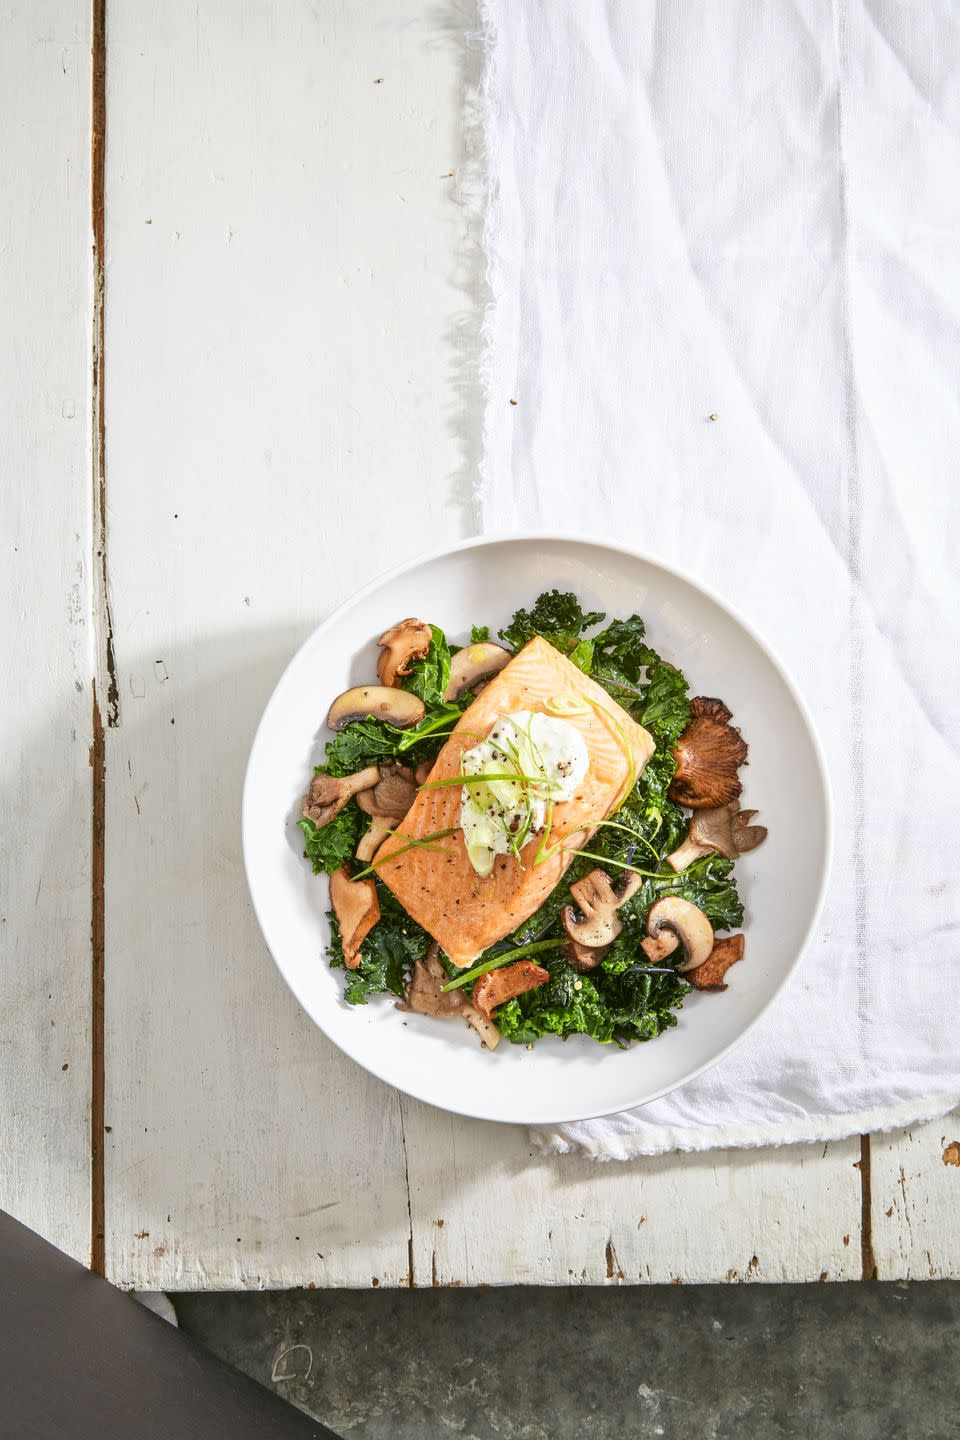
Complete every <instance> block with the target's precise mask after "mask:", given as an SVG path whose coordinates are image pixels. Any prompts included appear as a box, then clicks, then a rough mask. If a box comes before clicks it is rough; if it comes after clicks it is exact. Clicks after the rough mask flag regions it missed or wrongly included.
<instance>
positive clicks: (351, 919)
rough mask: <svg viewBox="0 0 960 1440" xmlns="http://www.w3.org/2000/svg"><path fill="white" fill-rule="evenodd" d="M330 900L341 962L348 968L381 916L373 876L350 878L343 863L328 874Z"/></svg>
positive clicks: (355, 962) (353, 965) (354, 964)
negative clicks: (335, 920)
mask: <svg viewBox="0 0 960 1440" xmlns="http://www.w3.org/2000/svg"><path fill="white" fill-rule="evenodd" d="M330 904H331V905H332V906H333V913H334V915H336V917H337V924H338V926H339V927H340V940H341V943H342V945H343V963H344V965H346V967H347V969H348V970H356V968H357V966H358V965H359V964H360V946H361V945H362V944H363V942H364V940H366V938H367V936H368V935H369V934H370V931H371V930H372V929H373V927H374V925H376V923H377V921H378V920H379V919H380V902H379V900H378V899H377V887H376V885H374V883H373V880H372V878H370V877H368V878H367V879H365V880H351V878H350V871H349V870H348V869H347V867H346V865H341V866H340V869H339V870H334V872H333V874H332V875H331V876H330Z"/></svg>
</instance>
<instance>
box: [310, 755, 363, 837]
mask: <svg viewBox="0 0 960 1440" xmlns="http://www.w3.org/2000/svg"><path fill="white" fill-rule="evenodd" d="M379 779H380V771H379V769H378V767H377V766H376V765H368V766H367V768H366V770H358V771H357V773H356V774H355V775H314V777H313V779H312V780H311V781H310V789H309V790H308V791H307V793H306V795H304V797H303V813H304V815H305V816H306V818H307V819H308V820H312V821H313V823H314V825H329V824H330V821H331V820H333V819H334V818H335V817H336V816H337V815H339V814H340V811H341V810H342V809H343V807H344V805H346V803H347V801H348V800H349V799H351V797H352V796H354V795H359V794H360V793H361V792H362V791H364V790H369V789H370V787H371V786H373V785H376V783H377V781H378V780H379Z"/></svg>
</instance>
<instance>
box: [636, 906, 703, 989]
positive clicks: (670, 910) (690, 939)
mask: <svg viewBox="0 0 960 1440" xmlns="http://www.w3.org/2000/svg"><path fill="white" fill-rule="evenodd" d="M664 932H666V933H664ZM647 935H648V937H649V938H648V939H646V940H642V941H641V942H640V948H641V949H642V950H643V953H644V954H645V955H646V956H647V958H648V959H649V960H651V961H653V963H654V964H656V962H657V961H658V960H662V959H663V958H664V956H666V955H672V954H673V952H674V950H676V948H677V945H678V943H679V944H680V945H682V946H683V949H684V952H685V954H684V959H683V961H682V962H681V964H680V965H678V966H677V969H678V970H681V971H683V970H695V969H696V967H697V966H698V965H702V964H703V962H704V961H705V960H706V959H707V957H708V956H709V954H710V951H711V950H712V949H713V926H712V925H711V924H710V921H709V920H708V919H707V917H706V915H704V913H703V911H702V910H699V909H698V908H697V906H696V905H692V904H691V903H690V901H689V900H683V899H681V898H680V896H679V895H665V896H664V897H663V898H662V899H661V900H655V901H654V902H653V904H652V905H651V906H650V909H649V910H648V911H647Z"/></svg>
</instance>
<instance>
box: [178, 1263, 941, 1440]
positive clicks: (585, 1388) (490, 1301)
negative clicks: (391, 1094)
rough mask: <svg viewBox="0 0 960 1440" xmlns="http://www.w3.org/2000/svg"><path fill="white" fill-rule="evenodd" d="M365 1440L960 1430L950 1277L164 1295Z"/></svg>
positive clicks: (937, 1433)
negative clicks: (888, 1281)
mask: <svg viewBox="0 0 960 1440" xmlns="http://www.w3.org/2000/svg"><path fill="white" fill-rule="evenodd" d="M174 1298H175V1300H176V1308H177V1312H178V1315H179V1318H180V1323H181V1325H182V1326H183V1328H184V1329H185V1330H187V1331H188V1332H190V1333H191V1334H193V1335H195V1336H196V1337H197V1338H198V1339H200V1340H201V1341H203V1342H204V1343H205V1344H206V1345H208V1346H209V1347H210V1349H212V1350H214V1351H215V1352H216V1353H217V1354H219V1355H221V1356H223V1357H224V1358H225V1359H227V1360H229V1361H231V1362H232V1363H233V1364H234V1365H236V1366H238V1367H239V1368H240V1369H241V1370H245V1371H246V1372H247V1373H248V1374H250V1375H252V1376H253V1377H254V1378H255V1379H257V1380H260V1381H261V1382H262V1383H263V1384H265V1385H269V1386H270V1387H271V1388H272V1389H274V1390H276V1391H277V1392H278V1393H279V1394H281V1395H283V1396H285V1397H286V1398H287V1399H288V1400H290V1401H292V1402H293V1403H294V1404H296V1405H299V1406H300V1407H301V1408H302V1409H304V1410H307V1411H308V1412H309V1413H310V1414H311V1415H313V1416H315V1417H316V1418H318V1419H320V1420H323V1421H325V1422H326V1423H327V1424H328V1425H330V1426H332V1427H333V1428H334V1429H335V1430H337V1431H339V1432H340V1433H341V1434H343V1435H344V1436H363V1437H364V1440H388V1437H389V1440H438V1437H444V1440H573V1437H576V1440H614V1437H616V1440H648V1437H649V1440H659V1437H663V1440H688V1437H689V1440H785V1437H789V1440H794V1437H804V1440H806V1437H818V1440H820V1437H823V1440H833V1437H844V1440H957V1437H960V1284H951V1283H947V1282H941V1283H933V1282H931V1283H927V1284H920V1285H910V1286H905V1285H879V1284H853V1285H810V1286H801V1285H782V1286H774V1285H747V1286H740V1287H735V1286H703V1287H673V1286H656V1287H650V1288H646V1289H644V1288H637V1289H609V1290H607V1289H603V1290H592V1289H580V1290H577V1289H569V1290H541V1289H504V1290H473V1291H470V1290H433V1291H399V1292H390V1291H383V1290H379V1291H377V1290H374V1291H363V1292H359V1291H342V1290H341V1291H329V1292H324V1291H319V1290H318V1291H302V1290H300V1291H289V1292H286V1293H282V1294H278V1293H274V1294H270V1293H268V1294H241V1295H190V1296H178V1297H174Z"/></svg>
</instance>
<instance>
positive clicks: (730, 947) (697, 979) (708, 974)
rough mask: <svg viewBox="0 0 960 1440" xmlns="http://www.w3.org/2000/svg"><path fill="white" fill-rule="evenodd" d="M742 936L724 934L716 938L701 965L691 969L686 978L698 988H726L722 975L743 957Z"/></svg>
mask: <svg viewBox="0 0 960 1440" xmlns="http://www.w3.org/2000/svg"><path fill="white" fill-rule="evenodd" d="M743 946H744V937H743V936H742V935H725V936H724V938H723V939H722V940H718V941H717V942H716V944H715V945H714V947H713V949H712V950H711V951H710V954H709V955H708V956H707V958H706V960H705V961H704V962H703V964H702V965H698V966H697V968H696V970H691V971H690V972H689V974H688V975H687V979H688V980H689V981H690V983H691V984H692V985H696V987H697V989H698V990H726V988H727V987H726V984H725V982H724V978H723V977H724V975H726V973H727V971H728V970H729V969H730V966H731V965H736V963H737V961H738V960H742V959H743Z"/></svg>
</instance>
